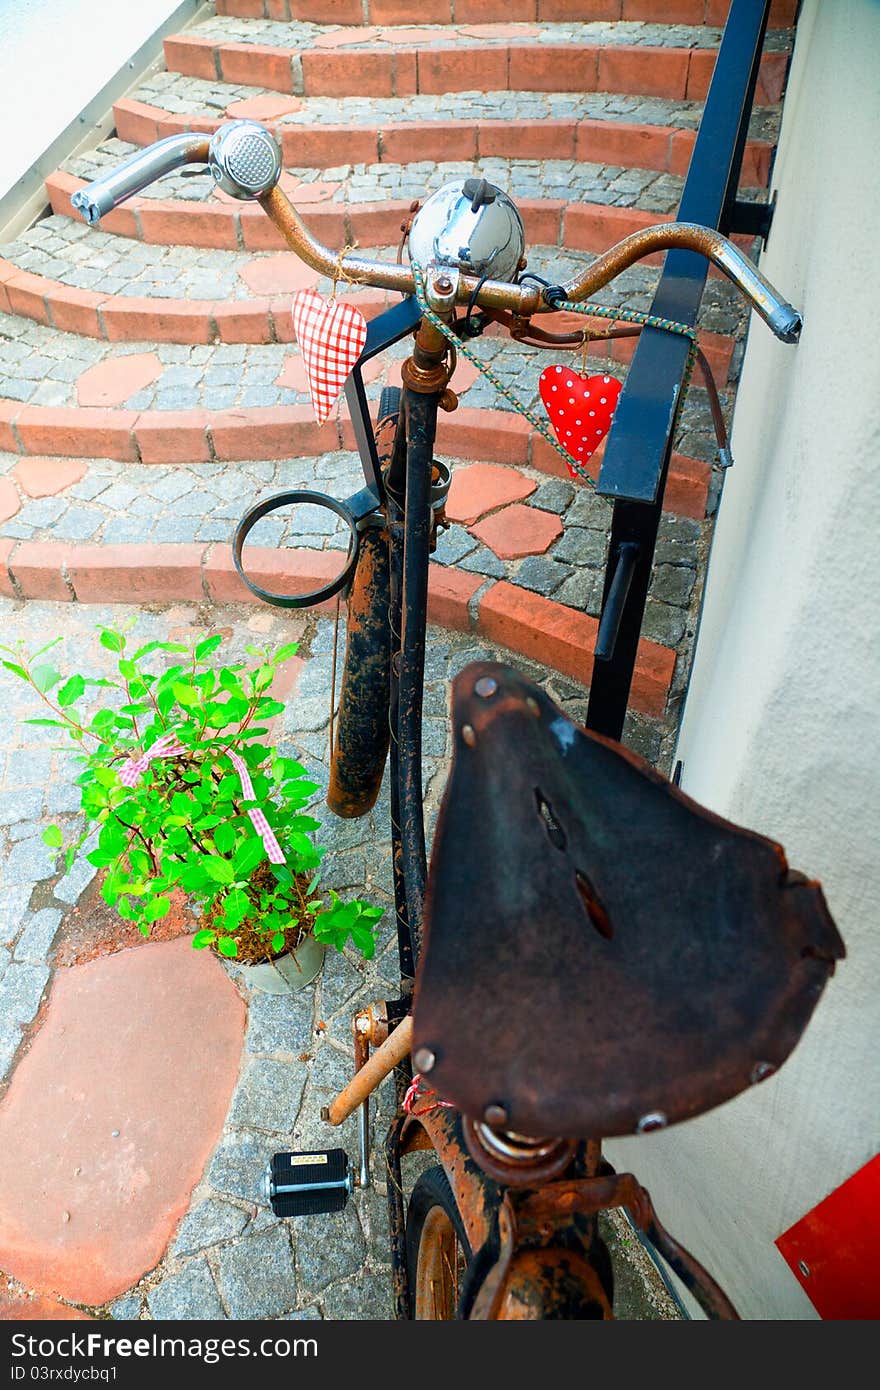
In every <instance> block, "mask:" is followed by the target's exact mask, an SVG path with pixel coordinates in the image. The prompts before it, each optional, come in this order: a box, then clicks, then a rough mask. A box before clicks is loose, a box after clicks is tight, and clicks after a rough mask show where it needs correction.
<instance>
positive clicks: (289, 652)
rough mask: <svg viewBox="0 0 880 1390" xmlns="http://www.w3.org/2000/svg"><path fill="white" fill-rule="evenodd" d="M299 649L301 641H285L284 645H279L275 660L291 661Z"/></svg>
mask: <svg viewBox="0 0 880 1390" xmlns="http://www.w3.org/2000/svg"><path fill="white" fill-rule="evenodd" d="M298 651H299V642H285V644H284V646H283V647H279V648H278V650H277V652H276V653H275V656H274V660H275V661H289V660H290V658H291V657H292V656H296V654H297V652H298Z"/></svg>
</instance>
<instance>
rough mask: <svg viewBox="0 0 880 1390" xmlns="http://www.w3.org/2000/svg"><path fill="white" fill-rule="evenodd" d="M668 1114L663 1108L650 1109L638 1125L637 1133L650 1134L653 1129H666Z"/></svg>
mask: <svg viewBox="0 0 880 1390" xmlns="http://www.w3.org/2000/svg"><path fill="white" fill-rule="evenodd" d="M665 1128H666V1116H665V1115H664V1114H663V1111H662V1110H649V1111H648V1114H647V1115H643V1116H642V1118H641V1119H640V1120H639V1122H638V1124H637V1125H636V1134H650V1133H651V1131H652V1130H653V1129H665Z"/></svg>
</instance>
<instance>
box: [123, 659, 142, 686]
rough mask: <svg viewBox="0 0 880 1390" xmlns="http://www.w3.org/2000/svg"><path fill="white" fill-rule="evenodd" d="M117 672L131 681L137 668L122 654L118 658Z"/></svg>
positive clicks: (124, 678) (135, 674)
mask: <svg viewBox="0 0 880 1390" xmlns="http://www.w3.org/2000/svg"><path fill="white" fill-rule="evenodd" d="M119 674H120V676H122V678H123V680H127V681H131V680H134V679H135V678H136V677H137V674H138V668H137V666H136V665H135V663H134V662H133V661H130V660H129V659H128V658H127V657H124V656H123V657H120V659H119Z"/></svg>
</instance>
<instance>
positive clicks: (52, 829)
mask: <svg viewBox="0 0 880 1390" xmlns="http://www.w3.org/2000/svg"><path fill="white" fill-rule="evenodd" d="M63 843H64V836H63V835H62V834H61V829H60V827H59V826H57V825H47V826H46V829H45V830H44V831H43V844H44V845H48V846H49V848H50V849H60V848H61V846H62V844H63Z"/></svg>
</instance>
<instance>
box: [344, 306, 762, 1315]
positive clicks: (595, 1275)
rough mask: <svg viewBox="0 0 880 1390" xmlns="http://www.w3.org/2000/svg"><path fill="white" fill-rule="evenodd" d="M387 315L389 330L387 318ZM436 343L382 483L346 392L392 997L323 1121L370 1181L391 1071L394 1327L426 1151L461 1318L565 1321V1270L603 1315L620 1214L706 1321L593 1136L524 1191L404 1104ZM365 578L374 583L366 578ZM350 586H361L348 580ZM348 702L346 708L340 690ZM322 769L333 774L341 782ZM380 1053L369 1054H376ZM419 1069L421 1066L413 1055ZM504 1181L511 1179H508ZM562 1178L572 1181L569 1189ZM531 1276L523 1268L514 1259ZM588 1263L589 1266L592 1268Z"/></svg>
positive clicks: (427, 350) (426, 353)
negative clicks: (437, 1187)
mask: <svg viewBox="0 0 880 1390" xmlns="http://www.w3.org/2000/svg"><path fill="white" fill-rule="evenodd" d="M402 309H403V306H399V307H398V309H396V310H394V311H390V313H389V315H387V316H384V315H383V316H382V317H381V318H380V319H377V320H374V321H373V325H372V326H371V340H370V341H369V344H368V346H369V349H370V352H369V355H373V352H374V351H380V350H381V346H380V344H381V345H382V346H388V345H390V343H391V342H392V341H395V340H396V339H397V338H398V337H399V336H402V333H400V332H399V330H400V328H401V326H402V324H403V323H407V322H409V312H403V313H401V310H402ZM386 317H387V318H388V320H389V321H388V323H387V324H383V322H382V320H383V319H384V318H386ZM446 355H447V344H446V341H445V340H444V339H443V338H442V337H441V336H440V334H439V333H437V332H436V330H434V329H433V328H432V327H431V325H430V324H428V323H426V322H422V323H421V324H420V326H419V328H418V331H417V333H416V338H415V345H414V350H413V354H412V357H410V358H409V359H408V360H407V362H406V364H405V365H404V368H403V381H404V393H403V398H402V404H401V412H400V417H399V421H398V424H397V427H396V429H395V435H394V441H393V445H392V447H391V450H390V453H388V454H387V455H386V463H387V471H386V473H385V477H384V479H383V476H382V470H381V466H380V454H379V450H378V448H377V446H376V440H375V436H374V434H373V430H372V426H371V423H370V420H369V414H368V409H367V404H366V397H365V394H364V391H363V383H362V379H361V376H360V372H359V370H356V371H355V373H354V374H353V377H352V379H351V380H350V382H349V384H348V387H347V395H348V400H349V405H350V408H351V409H352V417H353V419H354V420H355V433H356V437H357V439H358V443H359V446H360V448H361V455H362V462H363V466H364V472H365V477H366V479H367V482H368V486H370V487H374V486H375V488H376V491H377V495H378V496H381V497H382V498H383V501H384V508H385V514H386V517H387V534H388V547H389V566H390V579H391V582H390V611H389V626H390V631H391V636H392V651H391V677H390V689H389V723H390V729H391V743H390V757H391V829H392V859H393V865H394V890H395V910H396V918H397V932H398V951H399V958H400V976H401V997H400V998H399V999H398V1000H396V1001H384V1003H383V1004H382V1005H381V1006H378V1007H377V1006H371V1007H370V1008H368V1009H365V1010H362V1011H361V1012H360V1013H358V1014H357V1015H356V1016H355V1018H354V1020H353V1036H354V1045H355V1067H356V1072H355V1078H354V1080H353V1081H352V1082H351V1083H350V1085H349V1086H347V1087H346V1088H345V1090H344V1091H343V1092H342V1093H340V1095H339V1096H338V1097H336V1099H335V1100H334V1102H333V1103H332V1104H331V1105H330V1106H329V1107H328V1108H327V1109H326V1110H325V1111H324V1112H323V1117H324V1118H325V1120H327V1121H328V1123H330V1124H333V1125H337V1124H341V1123H342V1122H343V1121H344V1120H345V1119H346V1118H348V1116H349V1115H351V1114H352V1113H354V1111H355V1110H356V1109H358V1110H359V1112H360V1114H359V1133H360V1142H361V1157H360V1173H361V1182H362V1184H363V1185H366V1183H368V1181H369V1156H368V1151H367V1143H368V1134H369V1110H368V1106H369V1097H370V1095H371V1094H372V1093H373V1091H374V1090H375V1089H376V1088H377V1086H378V1085H379V1084H381V1082H382V1081H383V1080H384V1079H385V1077H387V1076H388V1075H389V1074H390V1073H391V1072H392V1071H393V1073H394V1079H395V1087H396V1099H397V1115H396V1118H395V1119H394V1121H393V1122H392V1124H391V1126H390V1128H389V1131H388V1135H387V1137H386V1142H385V1151H384V1157H385V1164H386V1171H387V1192H388V1210H389V1231H390V1248H391V1261H392V1283H393V1290H394V1298H395V1311H396V1315H397V1317H398V1318H403V1319H407V1318H410V1317H412V1316H413V1308H412V1303H411V1288H410V1278H409V1272H408V1269H407V1260H406V1209H405V1203H404V1197H403V1191H404V1189H403V1172H402V1164H403V1159H404V1158H405V1157H406V1156H407V1155H408V1154H411V1153H413V1152H416V1151H419V1150H426V1149H428V1150H433V1152H434V1153H435V1155H436V1157H437V1159H438V1162H439V1163H440V1164H441V1166H442V1168H443V1170H444V1172H445V1173H446V1176H447V1178H448V1180H449V1184H450V1187H451V1189H452V1191H453V1194H454V1197H455V1202H456V1206H457V1208H458V1211H459V1213H460V1215H461V1217H462V1220H463V1222H464V1225H465V1228H466V1230H467V1233H468V1237H469V1242H470V1245H471V1248H472V1249H473V1250H474V1251H475V1252H478V1256H479V1259H478V1261H475V1265H474V1269H475V1270H476V1273H475V1274H474V1276H473V1277H472V1278H471V1279H470V1280H469V1281H468V1285H467V1287H466V1289H465V1292H464V1296H463V1302H462V1307H461V1315H462V1316H466V1317H469V1318H472V1319H477V1320H481V1319H485V1318H496V1317H499V1316H500V1317H531V1318H550V1317H554V1316H560V1315H561V1314H560V1312H559V1311H558V1308H557V1304H558V1300H559V1279H558V1275H559V1268H560V1264H561V1263H562V1264H564V1267H565V1270H566V1277H567V1278H570V1277H571V1274H572V1270H573V1269H574V1271H575V1272H576V1273H578V1272H579V1277H580V1279H581V1283H582V1288H583V1301H584V1305H585V1306H589V1307H592V1308H597V1309H603V1310H604V1313H603V1315H604V1316H611V1312H610V1290H609V1289H608V1288H607V1286H606V1283H603V1278H602V1269H603V1263H602V1256H603V1255H604V1257H605V1259H607V1255H606V1254H605V1252H604V1246H603V1245H602V1243H601V1240H600V1237H599V1232H598V1212H599V1211H600V1210H606V1209H608V1208H611V1207H626V1208H627V1209H628V1210H629V1211H630V1214H631V1216H632V1219H633V1220H635V1221H636V1223H637V1224H638V1226H639V1227H640V1229H641V1230H643V1231H644V1232H645V1234H646V1235H647V1236H648V1237H649V1239H650V1240H651V1241H652V1242H653V1244H654V1245H655V1247H656V1248H657V1249H658V1250H660V1251H661V1252H662V1253H663V1254H664V1256H665V1257H666V1258H667V1260H668V1261H669V1263H670V1264H671V1266H672V1267H673V1268H674V1269H675V1270H676V1272H677V1273H678V1274H679V1275H680V1277H681V1278H682V1280H683V1282H684V1283H685V1285H686V1286H687V1287H688V1288H689V1289H690V1290H691V1291H692V1293H693V1294H694V1296H695V1297H696V1298H697V1300H698V1301H699V1302H700V1303H701V1305H702V1306H703V1307H704V1309H705V1311H706V1312H707V1314H708V1315H709V1316H710V1317H719V1318H735V1317H736V1312H735V1310H734V1309H733V1307H732V1305H731V1304H730V1302H729V1300H728V1299H727V1298H726V1296H725V1295H724V1293H723V1292H722V1290H721V1289H720V1288H719V1287H718V1285H717V1284H716V1283H715V1281H714V1280H713V1279H712V1278H711V1276H710V1275H709V1274H708V1273H707V1271H706V1270H704V1269H703V1268H702V1266H700V1265H699V1264H698V1263H697V1262H696V1261H695V1260H694V1259H693V1257H691V1256H690V1255H689V1254H688V1253H687V1252H686V1251H684V1250H683V1249H682V1247H680V1246H679V1245H678V1244H677V1242H675V1241H674V1239H673V1238H672V1237H671V1236H670V1235H669V1234H668V1232H666V1231H665V1229H664V1228H663V1227H662V1225H661V1224H660V1222H659V1220H658V1219H657V1217H656V1214H655V1213H654V1211H653V1207H652V1205H651V1201H650V1198H649V1196H648V1194H647V1193H646V1192H645V1190H644V1189H643V1188H642V1187H640V1185H639V1184H638V1183H637V1182H636V1180H635V1178H634V1177H632V1175H630V1174H622V1175H616V1174H614V1172H613V1170H611V1169H610V1167H609V1166H608V1164H607V1163H604V1162H603V1159H602V1154H601V1148H600V1145H599V1144H598V1143H596V1142H590V1143H587V1142H584V1143H581V1144H580V1145H574V1144H571V1145H570V1146H568V1147H567V1148H566V1149H565V1150H564V1163H563V1167H562V1173H563V1180H562V1181H560V1180H558V1175H557V1174H553V1177H554V1178H556V1179H557V1180H555V1181H552V1182H546V1181H545V1182H541V1181H540V1177H539V1175H538V1174H536V1175H535V1177H533V1178H531V1179H530V1186H529V1190H528V1193H527V1194H526V1195H525V1197H524V1196H523V1193H522V1192H521V1191H520V1190H519V1189H518V1188H516V1187H513V1186H510V1187H508V1186H507V1185H506V1184H505V1182H504V1181H499V1180H498V1178H497V1177H493V1176H491V1175H490V1173H489V1172H487V1171H486V1169H485V1168H484V1167H481V1166H480V1165H479V1164H478V1163H476V1162H475V1161H474V1159H473V1158H472V1157H471V1155H470V1153H469V1152H468V1146H467V1144H466V1142H465V1138H464V1133H463V1123H464V1122H463V1117H462V1116H461V1115H460V1114H458V1112H456V1111H451V1110H449V1109H447V1108H444V1107H443V1106H440V1105H428V1106H426V1107H423V1109H422V1110H417V1109H415V1108H411V1109H409V1110H407V1108H406V1105H405V1100H406V1095H407V1091H408V1089H409V1087H410V1084H411V1082H412V1078H413V1070H412V1064H411V1062H410V1038H411V1017H410V1015H409V1012H408V1011H409V1007H410V1002H411V992H412V986H413V980H414V973H415V966H416V964H417V963H418V957H419V951H420V948H421V924H422V911H423V906H424V893H425V879H426V853H425V830H424V817H423V807H422V795H421V713H422V710H421V702H422V681H423V674H424V656H425V636H426V627H427V579H428V558H429V548H430V541H431V534H430V533H431V508H430V499H429V488H430V478H431V469H432V463H433V446H434V438H435V432H436V421H437V411H438V406H439V404H440V402H441V399H442V395H443V392H444V390H445V388H446V382H447V379H448V371H447V368H446V366H445V359H446ZM367 582H368V583H369V578H368V579H367ZM355 584H357V579H355ZM343 698H345V696H344V694H343ZM332 775H336V774H335V773H334V774H332ZM371 1044H372V1045H373V1046H375V1047H376V1048H377V1051H375V1052H374V1053H373V1055H372V1057H370V1052H369V1048H370V1045H371ZM415 1065H416V1066H418V1058H416V1059H415ZM510 1177H511V1181H513V1180H514V1179H515V1174H513V1173H511V1175H510ZM565 1179H567V1181H566V1180H565ZM520 1259H522V1260H524V1261H525V1262H526V1267H525V1268H524V1269H523V1270H522V1271H518V1270H517V1261H518V1260H520ZM597 1259H598V1265H597V1263H596V1260H597Z"/></svg>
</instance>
